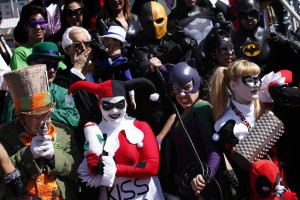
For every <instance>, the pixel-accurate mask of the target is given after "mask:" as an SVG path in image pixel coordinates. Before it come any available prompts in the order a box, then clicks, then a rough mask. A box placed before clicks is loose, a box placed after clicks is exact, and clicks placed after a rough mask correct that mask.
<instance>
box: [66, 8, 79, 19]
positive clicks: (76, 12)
mask: <svg viewBox="0 0 300 200" xmlns="http://www.w3.org/2000/svg"><path fill="white" fill-rule="evenodd" d="M65 13H66V15H67V16H68V17H73V16H76V17H78V16H80V15H82V14H83V9H82V8H78V9H76V10H71V9H66V11H65Z"/></svg>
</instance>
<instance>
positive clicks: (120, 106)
mask: <svg viewBox="0 0 300 200" xmlns="http://www.w3.org/2000/svg"><path fill="white" fill-rule="evenodd" d="M125 105H126V104H125V99H122V100H121V101H119V102H117V103H110V102H108V101H102V102H101V106H102V108H103V110H105V111H109V110H111V109H113V108H117V109H119V110H123V109H124V108H125Z"/></svg>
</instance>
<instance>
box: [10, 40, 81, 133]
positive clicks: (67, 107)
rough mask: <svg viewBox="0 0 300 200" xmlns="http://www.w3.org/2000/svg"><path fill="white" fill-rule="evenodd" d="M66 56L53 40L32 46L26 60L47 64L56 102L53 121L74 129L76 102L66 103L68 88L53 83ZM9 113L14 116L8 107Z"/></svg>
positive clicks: (53, 98) (76, 114) (29, 62)
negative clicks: (59, 64)
mask: <svg viewBox="0 0 300 200" xmlns="http://www.w3.org/2000/svg"><path fill="white" fill-rule="evenodd" d="M63 58H64V56H63V55H60V54H59V52H58V47H57V45H56V44H55V43H53V42H39V43H37V44H35V45H34V46H33V48H32V54H30V55H29V56H28V57H27V59H26V61H27V63H28V65H35V64H45V65H46V69H47V75H48V83H49V88H50V93H51V94H52V96H51V100H52V102H55V103H56V105H55V107H54V109H53V112H52V114H51V119H52V120H53V121H56V122H59V123H62V124H65V125H67V126H68V127H70V128H71V129H74V128H76V127H77V126H78V122H79V118H80V116H79V113H78V110H77V109H76V106H75V103H74V102H73V103H72V104H67V103H65V97H66V96H67V89H65V88H62V87H60V86H58V85H56V84H54V83H53V81H54V79H55V77H56V73H57V71H58V63H59V62H60V61H61V60H62V59H63ZM10 105H11V106H10V107H11V110H12V108H13V104H12V102H11V103H10ZM6 110H7V111H8V112H7V115H6V116H9V115H10V116H12V111H10V110H9V109H6ZM7 119H8V121H11V120H12V117H11V118H9V117H7Z"/></svg>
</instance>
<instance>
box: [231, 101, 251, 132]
mask: <svg viewBox="0 0 300 200" xmlns="http://www.w3.org/2000/svg"><path fill="white" fill-rule="evenodd" d="M231 108H232V110H233V111H234V113H235V114H236V115H237V116H238V117H239V118H240V119H241V120H242V122H243V123H244V124H245V125H246V126H247V128H248V130H249V131H250V130H251V125H250V123H249V122H248V121H247V120H246V117H244V115H243V114H242V113H241V111H239V110H238V109H237V107H235V105H234V104H233V103H232V102H231Z"/></svg>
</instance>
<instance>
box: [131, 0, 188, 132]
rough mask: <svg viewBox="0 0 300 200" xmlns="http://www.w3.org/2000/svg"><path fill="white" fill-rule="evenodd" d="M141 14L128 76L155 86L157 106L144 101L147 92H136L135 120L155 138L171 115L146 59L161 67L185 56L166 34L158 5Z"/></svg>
mask: <svg viewBox="0 0 300 200" xmlns="http://www.w3.org/2000/svg"><path fill="white" fill-rule="evenodd" d="M154 8H155V9H154ZM140 11H141V12H140V13H141V14H140V16H139V18H140V23H141V26H142V28H143V30H144V31H142V32H141V33H140V34H141V35H140V37H139V40H138V41H139V44H137V47H136V49H135V51H134V66H133V67H132V68H131V74H132V76H133V78H137V77H145V78H148V79H150V80H151V81H152V82H153V83H154V85H155V86H156V88H157V92H158V93H159V95H160V99H159V101H158V102H149V101H148V100H147V99H148V96H149V95H148V93H147V92H148V91H145V90H142V89H136V90H135V94H136V95H135V98H136V102H137V110H136V116H135V117H136V118H137V119H139V120H143V121H146V122H148V123H149V125H150V126H151V128H152V129H153V131H154V133H155V135H158V133H159V132H160V130H161V128H162V127H163V126H164V124H165V122H166V120H167V119H168V118H169V116H170V115H171V113H172V107H171V105H170V103H169V101H168V98H167V96H166V95H165V91H164V89H163V87H162V83H161V81H160V79H159V77H158V76H157V74H156V73H154V72H151V70H150V62H149V59H150V58H152V57H157V58H158V59H160V61H161V63H163V64H164V63H178V62H179V61H180V60H181V58H183V57H185V53H184V52H183V51H182V49H181V47H180V45H179V44H177V43H175V42H174V41H173V40H171V38H170V37H168V35H167V34H166V30H167V29H166V26H167V24H166V23H167V16H166V14H165V11H164V8H163V6H162V5H161V4H159V3H157V2H153V1H152V2H148V3H146V4H144V5H143V6H142V7H141V10H140ZM152 12H153V13H152ZM149 21H151V22H152V23H149ZM158 22H160V23H158Z"/></svg>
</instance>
